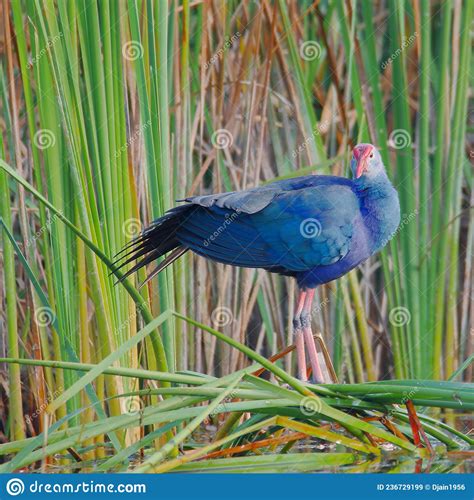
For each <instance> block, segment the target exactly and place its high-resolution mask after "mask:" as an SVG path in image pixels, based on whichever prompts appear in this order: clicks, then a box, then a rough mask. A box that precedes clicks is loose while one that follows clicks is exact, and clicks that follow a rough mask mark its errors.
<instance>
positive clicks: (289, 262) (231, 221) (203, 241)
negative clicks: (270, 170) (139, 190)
mask: <svg viewBox="0 0 474 500" xmlns="http://www.w3.org/2000/svg"><path fill="white" fill-rule="evenodd" d="M251 191H253V190H249V191H247V192H246V193H245V194H244V196H243V197H242V198H239V197H238V196H236V195H239V194H240V193H226V194H225V195H218V196H219V197H218V198H217V199H214V201H211V197H209V198H208V200H204V201H203V197H197V198H194V199H192V200H189V201H190V202H191V203H193V204H196V205H197V206H196V209H195V210H193V212H192V213H191V214H190V215H189V217H188V218H187V220H186V221H185V222H184V223H183V224H182V225H181V227H180V229H179V231H178V233H177V236H178V238H179V239H180V241H181V242H182V243H183V244H184V245H186V246H187V247H189V248H191V249H192V250H193V251H195V252H196V253H198V254H200V255H203V256H205V257H208V258H211V259H214V260H217V261H219V262H223V263H226V264H232V265H236V266H243V267H262V268H265V269H269V270H282V271H288V272H301V271H305V270H308V269H311V268H313V267H316V266H324V265H329V264H332V263H335V262H337V261H339V260H341V259H343V258H344V257H345V256H346V255H347V253H348V252H349V251H350V244H351V238H352V235H353V230H354V220H355V218H356V217H358V216H359V215H360V208H359V201H358V198H357V196H356V194H355V193H354V192H353V191H352V189H351V188H350V187H349V186H347V185H339V184H336V185H333V184H330V183H329V184H328V183H325V184H323V185H316V186H310V187H305V188H301V189H297V190H281V189H280V190H278V191H277V190H272V191H270V192H268V193H267V192H266V190H263V191H260V196H261V199H258V200H253V199H251V198H253V196H250V197H249V193H250V192H251ZM275 191H276V192H275ZM250 202H251V205H250V206H249V203H250ZM262 205H264V206H263V207H262ZM241 207H244V208H245V210H243V209H242V208H241ZM259 207H260V208H259Z"/></svg>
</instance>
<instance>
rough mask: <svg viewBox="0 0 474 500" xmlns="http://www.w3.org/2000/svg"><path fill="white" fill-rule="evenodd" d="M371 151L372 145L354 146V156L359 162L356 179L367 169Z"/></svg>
mask: <svg viewBox="0 0 474 500" xmlns="http://www.w3.org/2000/svg"><path fill="white" fill-rule="evenodd" d="M371 152H372V147H371V146H357V147H356V148H354V158H355V159H356V162H357V168H356V174H355V177H356V179H358V178H359V177H360V176H361V175H362V174H363V173H364V172H365V171H366V170H367V166H368V162H369V156H370V154H371Z"/></svg>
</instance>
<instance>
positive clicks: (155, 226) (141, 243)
mask: <svg viewBox="0 0 474 500" xmlns="http://www.w3.org/2000/svg"><path fill="white" fill-rule="evenodd" d="M192 208H193V207H192V205H182V206H179V207H175V208H172V209H171V210H168V212H166V213H165V215H163V216H162V217H160V218H159V219H156V220H155V221H153V222H152V223H151V224H150V225H149V226H148V227H147V228H146V229H145V230H144V231H143V232H142V233H141V234H140V235H139V236H137V238H135V239H134V240H132V241H131V242H130V243H128V244H127V245H126V246H125V247H124V248H123V249H122V250H121V251H120V252H119V253H118V254H117V255H116V256H115V257H116V260H115V261H114V263H113V264H114V267H115V270H119V269H122V268H123V267H124V266H126V265H127V264H129V263H130V262H133V261H135V260H137V259H139V260H138V262H137V263H136V264H135V265H134V266H133V267H131V268H130V269H129V270H128V271H127V272H126V273H125V274H123V275H122V276H121V277H120V278H119V282H120V281H123V280H124V279H125V278H127V277H128V276H130V275H131V274H133V273H135V272H136V271H138V270H139V269H141V268H142V267H144V266H146V265H147V264H149V263H151V262H153V261H154V260H156V259H158V258H159V257H161V256H163V255H165V254H166V253H168V252H171V251H172V250H175V249H178V251H174V252H173V254H172V255H170V256H169V257H170V258H166V259H165V261H163V262H161V263H160V265H159V266H158V268H157V269H155V270H154V271H153V272H152V274H151V275H150V276H148V277H147V279H146V281H145V282H144V283H146V282H147V281H149V280H150V279H151V278H152V277H153V276H155V275H156V274H157V273H158V272H159V271H161V270H163V269H164V268H165V267H167V266H168V265H169V264H171V263H172V262H174V261H175V260H176V259H177V258H178V257H180V256H181V255H182V254H183V253H184V252H185V251H186V250H187V249H186V248H185V247H183V246H182V244H181V243H180V241H179V240H178V238H177V236H176V233H177V231H178V229H179V228H180V226H181V224H182V223H183V221H184V220H185V219H186V217H187V216H188V214H189V211H190V210H192ZM171 257H172V258H171ZM144 283H143V284H144ZM143 284H142V285H143Z"/></svg>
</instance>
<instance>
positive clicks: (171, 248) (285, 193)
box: [120, 144, 400, 383]
mask: <svg viewBox="0 0 474 500" xmlns="http://www.w3.org/2000/svg"><path fill="white" fill-rule="evenodd" d="M351 169H352V173H353V179H347V178H344V177H336V176H330V175H309V176H305V177H296V178H293V179H287V180H282V181H275V182H273V183H270V184H268V185H266V186H263V187H257V188H253V189H248V190H245V191H240V192H229V193H220V194H210V195H205V196H193V197H191V198H186V200H180V201H185V202H186V203H185V204H184V205H181V206H178V207H175V208H172V209H170V210H168V211H167V212H166V213H165V215H163V216H162V217H160V218H159V219H157V220H155V221H154V222H153V223H152V224H151V225H150V226H149V227H148V228H146V229H145V230H144V231H143V233H142V234H141V235H140V236H139V237H137V238H136V239H135V240H133V241H132V242H131V243H130V244H129V245H127V247H125V249H124V250H125V251H126V255H125V256H124V257H122V258H121V259H124V260H122V262H121V263H120V266H123V265H126V264H128V263H129V262H132V261H134V260H136V259H140V260H139V261H138V262H137V263H136V264H135V265H134V266H133V267H132V268H131V269H130V270H129V271H128V272H127V273H125V275H124V277H123V278H122V279H124V278H125V277H127V276H128V275H130V274H131V273H133V272H135V271H137V270H138V269H140V268H142V267H143V266H145V265H147V264H148V263H150V262H152V261H154V260H155V259H157V258H159V257H161V256H163V255H165V254H167V253H168V252H171V253H170V254H169V255H168V256H167V257H166V258H165V259H164V260H163V261H162V262H161V263H160V264H159V265H158V267H157V268H156V269H155V270H154V271H153V272H152V274H151V275H150V276H149V277H148V278H147V281H148V279H150V278H152V277H153V276H155V275H156V274H157V273H158V272H159V271H161V270H162V269H164V268H165V267H166V266H167V265H169V264H171V263H172V262H174V261H175V260H176V259H177V258H178V257H180V256H181V255H183V254H184V253H185V252H186V251H188V250H192V251H193V252H195V253H197V254H198V255H201V256H203V257H206V258H208V259H211V260H213V261H216V262H221V263H223V264H230V265H233V266H240V267H251V268H263V269H266V270H267V271H270V272H274V273H279V274H282V275H285V276H292V277H294V278H296V280H297V283H298V285H299V288H300V294H299V299H298V304H297V309H296V314H295V317H294V320H293V325H294V335H295V343H296V350H297V361H298V375H299V378H300V379H302V380H306V378H307V377H306V373H307V372H306V354H305V344H306V348H307V350H308V354H309V361H310V365H311V368H312V372H313V376H314V378H315V381H316V382H319V383H320V382H324V379H325V378H326V377H325V376H324V375H323V371H322V366H321V361H322V360H320V359H319V356H318V351H317V349H316V344H315V341H314V337H313V334H312V331H311V305H312V301H313V297H314V293H315V288H316V287H317V286H318V285H321V284H324V283H328V282H329V281H332V280H335V279H337V278H339V277H341V276H343V275H344V274H346V273H348V272H349V271H350V270H351V269H354V268H355V267H356V266H358V265H359V264H360V263H361V262H364V261H365V260H366V259H368V258H369V257H370V256H371V255H373V254H374V253H376V252H377V251H379V250H380V249H381V248H383V247H384V246H385V244H386V243H387V242H388V241H389V239H390V238H391V236H392V235H393V234H394V233H395V231H396V230H397V228H398V225H399V223H400V205H399V201H398V195H397V192H396V190H395V189H394V187H393V186H392V184H391V182H390V181H389V179H388V177H387V174H386V173H385V168H384V165H383V162H382V159H381V157H380V154H379V152H378V151H377V149H376V148H375V147H374V146H373V145H371V144H359V145H358V146H356V147H355V148H354V150H353V157H352V160H351ZM316 338H317V339H318V340H319V344H320V347H321V349H322V351H323V352H322V354H323V355H324V358H325V361H326V365H327V366H326V369H327V370H328V371H329V370H330V371H331V374H332V376H333V377H334V370H333V368H332V364H331V363H330V358H329V355H328V352H327V349H326V347H325V345H324V342H323V341H322V338H321V337H320V336H317V337H316Z"/></svg>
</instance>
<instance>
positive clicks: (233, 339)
mask: <svg viewBox="0 0 474 500" xmlns="http://www.w3.org/2000/svg"><path fill="white" fill-rule="evenodd" d="M473 8H474V2H473V1H472V0H466V1H463V2H450V1H446V2H437V1H433V2H430V1H428V0H420V1H418V0H416V1H407V0H402V1H395V0H387V1H377V2H368V1H350V0H347V1H343V0H327V1H321V2H311V1H300V2H293V1H288V2H286V1H284V0H280V1H278V0H275V1H272V2H270V1H268V0H263V1H259V2H257V1H237V0H231V1H229V2H220V1H203V2H201V1H196V2H194V1H193V2H190V1H189V0H183V1H182V2H167V1H166V0H129V1H122V0H121V1H110V0H74V1H72V0H71V1H67V2H59V1H58V2H55V1H54V0H42V1H35V0H24V1H12V2H11V3H9V2H4V3H3V4H2V7H0V18H1V19H2V22H1V26H2V29H1V30H0V31H1V40H2V43H1V44H0V111H1V112H0V131H1V133H0V167H1V168H0V217H1V219H0V222H1V230H0V234H1V237H0V242H1V245H2V246H1V249H2V253H1V258H2V265H1V267H0V279H1V283H2V285H1V287H0V299H1V301H2V307H1V312H0V334H1V335H2V346H3V347H2V349H3V350H4V351H3V354H2V356H3V361H5V362H6V364H5V365H4V369H3V375H2V379H3V381H2V391H3V394H2V398H3V408H2V411H1V413H0V418H1V423H2V427H3V429H2V430H3V433H4V436H3V441H5V444H2V445H0V454H1V455H2V456H3V457H4V461H5V464H4V465H3V466H2V467H3V470H4V471H7V470H15V469H17V468H19V467H23V466H29V465H33V464H35V463H36V464H38V463H40V462H39V461H40V460H41V459H42V458H45V457H53V456H54V455H55V454H56V453H62V454H63V455H62V456H65V457H66V458H64V459H63V460H62V461H61V463H62V464H65V465H67V464H69V463H71V461H74V460H78V459H81V460H82V461H83V462H84V464H86V465H85V466H84V467H87V466H88V464H89V462H88V461H89V460H99V463H100V470H117V469H118V470H126V469H127V468H129V467H130V464H129V462H128V461H127V458H128V457H130V456H135V457H138V458H136V460H138V461H139V462H140V465H138V469H137V470H161V471H164V470H171V469H175V468H178V469H181V470H196V469H199V468H203V467H207V468H209V469H213V468H215V469H216V470H218V469H220V468H222V467H228V468H230V469H238V470H244V471H245V470H247V469H246V468H248V467H252V468H253V470H260V469H264V468H265V467H275V468H278V467H281V468H282V469H285V467H286V468H288V467H290V465H289V464H293V466H295V467H297V468H298V470H306V469H315V468H319V467H328V466H338V465H339V466H340V465H349V464H353V463H355V462H357V457H356V455H355V454H354V453H363V454H367V455H378V454H379V453H380V450H379V447H378V444H379V443H380V442H382V441H383V442H390V443H392V444H393V446H394V447H399V448H401V449H402V450H405V451H407V452H410V453H412V452H413V451H414V450H415V445H414V444H413V443H412V442H411V439H412V437H411V433H410V427H409V426H408V425H407V421H408V417H407V413H406V411H405V410H404V407H403V406H391V405H392V404H396V403H398V404H401V405H403V404H404V403H406V402H407V401H408V400H413V402H414V403H415V404H417V405H422V406H424V407H425V409H426V408H427V407H436V408H442V410H427V412H425V413H424V414H423V415H420V418H421V420H422V422H423V423H424V426H425V430H426V432H427V433H428V434H429V435H430V436H431V439H432V438H436V439H437V440H439V442H441V443H442V444H444V445H445V447H446V448H447V449H457V448H464V447H466V446H469V445H472V438H470V437H468V436H465V435H463V434H462V433H461V432H459V431H456V430H455V429H454V428H453V426H456V421H455V419H454V416H453V414H452V409H456V408H458V409H459V408H462V409H463V410H464V411H469V410H472V407H473V405H474V399H473V396H472V394H473V392H472V385H469V384H466V383H465V382H471V381H472V364H471V362H472V358H473V343H472V341H473V327H472V324H473V317H474V302H473V297H474V290H473V283H474V280H473V267H472V264H473V243H474V217H473V211H472V207H473V205H474V203H473V201H474V199H473V196H474V195H473V192H474V191H473V169H472V158H473V151H474V146H473V143H472V125H473V123H472V122H473V111H472V102H471V104H469V103H470V101H469V98H471V99H472V88H470V87H469V84H470V80H469V78H470V75H469V70H470V68H471V41H472V40H471V34H470V27H471V26H472V19H473V16H472V11H473ZM469 106H471V107H469ZM469 110H470V111H469ZM469 127H470V128H469ZM358 142H372V143H374V144H376V145H377V146H378V147H379V148H380V151H381V154H382V156H383V159H384V162H385V165H386V166H387V170H388V172H389V175H390V177H391V178H392V180H393V182H394V184H395V185H396V187H397V189H398V191H399V194H400V200H401V206H402V223H401V225H400V228H399V230H398V231H397V234H396V235H395V237H394V238H393V239H392V240H391V241H390V244H389V245H388V246H387V248H386V250H385V251H384V252H383V253H382V254H381V255H379V256H377V257H375V258H373V259H371V260H370V261H369V262H367V263H366V264H364V265H363V266H362V267H361V268H360V269H358V270H356V271H354V272H352V273H350V274H349V275H348V276H346V277H344V278H342V279H340V280H339V281H338V282H336V283H332V284H330V285H328V286H325V287H322V288H321V289H320V290H318V300H317V302H318V305H317V312H318V314H317V323H316V324H315V325H314V326H315V327H316V328H317V330H320V331H322V332H323V335H324V337H325V338H326V341H327V343H328V345H329V346H330V349H331V350H332V353H333V358H334V362H335V368H336V371H337V373H338V376H339V378H340V380H341V381H344V382H346V383H347V385H337V386H331V387H329V386H328V387H316V386H311V385H309V386H308V387H306V386H303V385H302V384H300V383H299V382H298V381H297V380H296V379H294V378H293V377H292V376H291V375H289V374H290V373H293V360H292V355H291V353H289V354H285V355H282V357H281V358H280V360H278V362H276V363H275V364H273V363H269V362H268V361H266V360H267V359H268V358H270V357H271V356H274V355H276V354H277V353H278V352H280V351H282V350H283V349H284V348H285V347H286V346H288V345H290V344H292V335H291V322H290V318H291V317H292V312H293V308H294V304H293V301H294V298H295V283H294V282H292V281H291V280H289V279H285V278H282V277H279V276H276V275H270V274H267V273H265V272H263V271H256V270H248V269H236V268H230V267H224V266H221V265H214V264H210V263H209V262H206V261H204V260H203V259H199V258H196V257H195V256H192V255H190V254H186V255H185V256H184V257H183V258H182V259H181V260H180V261H178V262H177V263H175V264H174V265H173V266H172V267H170V268H168V270H166V272H163V273H161V274H160V275H159V277H158V278H156V279H154V280H153V281H152V282H151V283H150V284H149V285H148V286H147V287H144V288H143V289H141V290H140V291H138V290H137V284H138V282H139V281H141V280H143V278H144V276H145V274H144V272H141V273H140V275H139V276H138V277H137V278H133V279H130V280H127V281H125V282H124V284H123V285H117V286H116V285H115V280H114V279H113V277H111V276H110V272H111V270H112V265H111V261H112V260H113V255H114V254H115V253H116V252H118V251H119V250H120V249H121V247H122V246H123V245H124V244H126V243H127V242H128V241H130V239H131V238H133V237H134V236H136V235H137V234H138V232H139V231H140V229H141V228H142V227H143V225H145V224H147V223H148V222H150V221H151V220H153V219H154V218H155V217H157V216H159V215H161V214H162V213H163V212H164V211H165V210H166V209H167V208H169V207H171V206H172V205H173V204H174V200H176V199H180V198H183V197H184V196H185V195H190V194H193V193H209V192H213V191H216V192H218V191H225V190H235V189H243V188H246V187H250V186H255V185H260V184H263V183H265V182H268V181H270V180H273V179H275V178H287V177H291V176H297V175H303V174H308V173H311V172H317V173H329V172H331V173H334V174H336V175H349V169H348V166H349V161H350V154H351V153H350V152H351V148H352V146H354V145H355V144H356V143H358ZM288 298H289V299H290V300H288ZM287 303H288V304H289V306H288V307H287V305H286V304H287ZM223 334H225V335H223ZM245 345H247V346H250V347H247V348H246V347H245ZM252 363H255V364H252ZM261 365H264V366H266V368H268V369H269V370H270V372H272V373H271V376H270V377H269V381H265V380H264V379H263V378H262V377H257V376H255V375H252V374H254V373H255V372H256V371H257V370H258V369H259V368H260V367H261ZM268 373H269V372H268V371H267V375H268ZM390 379H398V382H389V381H388V380H390ZM440 380H451V381H452V382H450V383H439V382H436V381H440ZM376 381H379V382H376ZM463 381H464V383H462V382H463ZM280 382H284V383H285V384H287V385H289V386H290V387H291V388H292V390H289V389H288V388H287V386H286V385H285V386H281V385H280ZM368 384H369V385H368ZM316 395H319V397H318V396H316ZM197 403H200V405H196V404H197ZM433 411H434V413H433ZM444 412H446V413H444ZM224 414H225V416H223V415H224ZM387 414H388V417H386V418H385V419H382V421H379V419H380V418H381V417H382V416H383V415H387ZM433 416H434V417H436V419H433ZM445 417H446V418H445ZM209 421H213V422H214V423H218V424H219V430H218V432H217V435H212V436H211V437H210V438H209V444H208V445H207V446H205V447H200V446H199V444H197V441H195V440H196V439H198V438H197V437H196V432H195V431H197V430H200V429H202V424H203V422H209ZM224 421H225V424H222V422H224ZM443 422H447V423H449V426H448V425H447V423H443ZM45 430H48V440H47V444H46V445H45V447H44V448H43V447H42V445H43V444H44V435H43V434H42V432H43V431H45ZM463 430H464V429H462V428H461V431H463ZM466 431H467V429H466ZM307 436H313V437H316V438H318V439H321V440H322V441H323V442H332V443H336V442H337V443H339V445H338V446H337V449H336V447H333V448H330V449H325V450H323V452H322V453H312V454H308V455H307V454H305V453H300V454H298V455H297V454H291V453H290V454H287V455H286V456H283V455H282V454H281V453H280V452H284V453H287V452H288V451H289V449H290V447H291V445H292V444H294V442H296V441H297V440H300V439H302V438H304V437H307ZM265 439H267V440H270V441H269V442H266V441H265V442H264V443H263V444H262V443H260V444H256V445H255V443H254V442H255V441H259V440H265ZM272 440H273V441H272ZM179 445H182V446H185V447H186V450H187V454H186V455H185V456H186V458H185V459H184V458H182V457H181V458H175V459H173V458H172V457H173V456H174V457H177V455H178V446H179ZM237 445H244V446H248V448H247V449H245V450H243V451H242V450H241V452H240V455H239V456H237V457H234V458H226V459H224V458H222V455H224V453H223V452H222V449H223V448H227V447H231V448H232V447H235V446H237ZM252 446H254V448H259V447H260V448H261V447H264V448H268V447H270V449H271V450H273V453H270V454H267V455H265V456H253V453H252V450H253V449H254V448H252ZM67 450H69V452H68V451H67ZM140 450H141V452H143V453H144V454H145V457H143V456H140V455H136V454H139V452H140ZM143 450H145V451H143ZM191 450H192V451H191ZM216 450H221V455H217V456H208V460H207V461H206V464H207V465H203V462H196V463H194V462H193V461H194V460H195V459H197V458H201V457H203V456H207V454H208V453H211V452H216ZM235 453H237V451H235V450H234V451H232V452H229V456H231V455H233V454H235ZM105 457H107V458H105ZM184 462H190V463H189V464H187V465H186V464H185V463H184ZM191 462H193V463H191ZM47 463H49V464H51V463H54V461H53V459H52V458H48V459H47V461H46V462H44V464H47ZM295 464H296V465H295Z"/></svg>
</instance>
